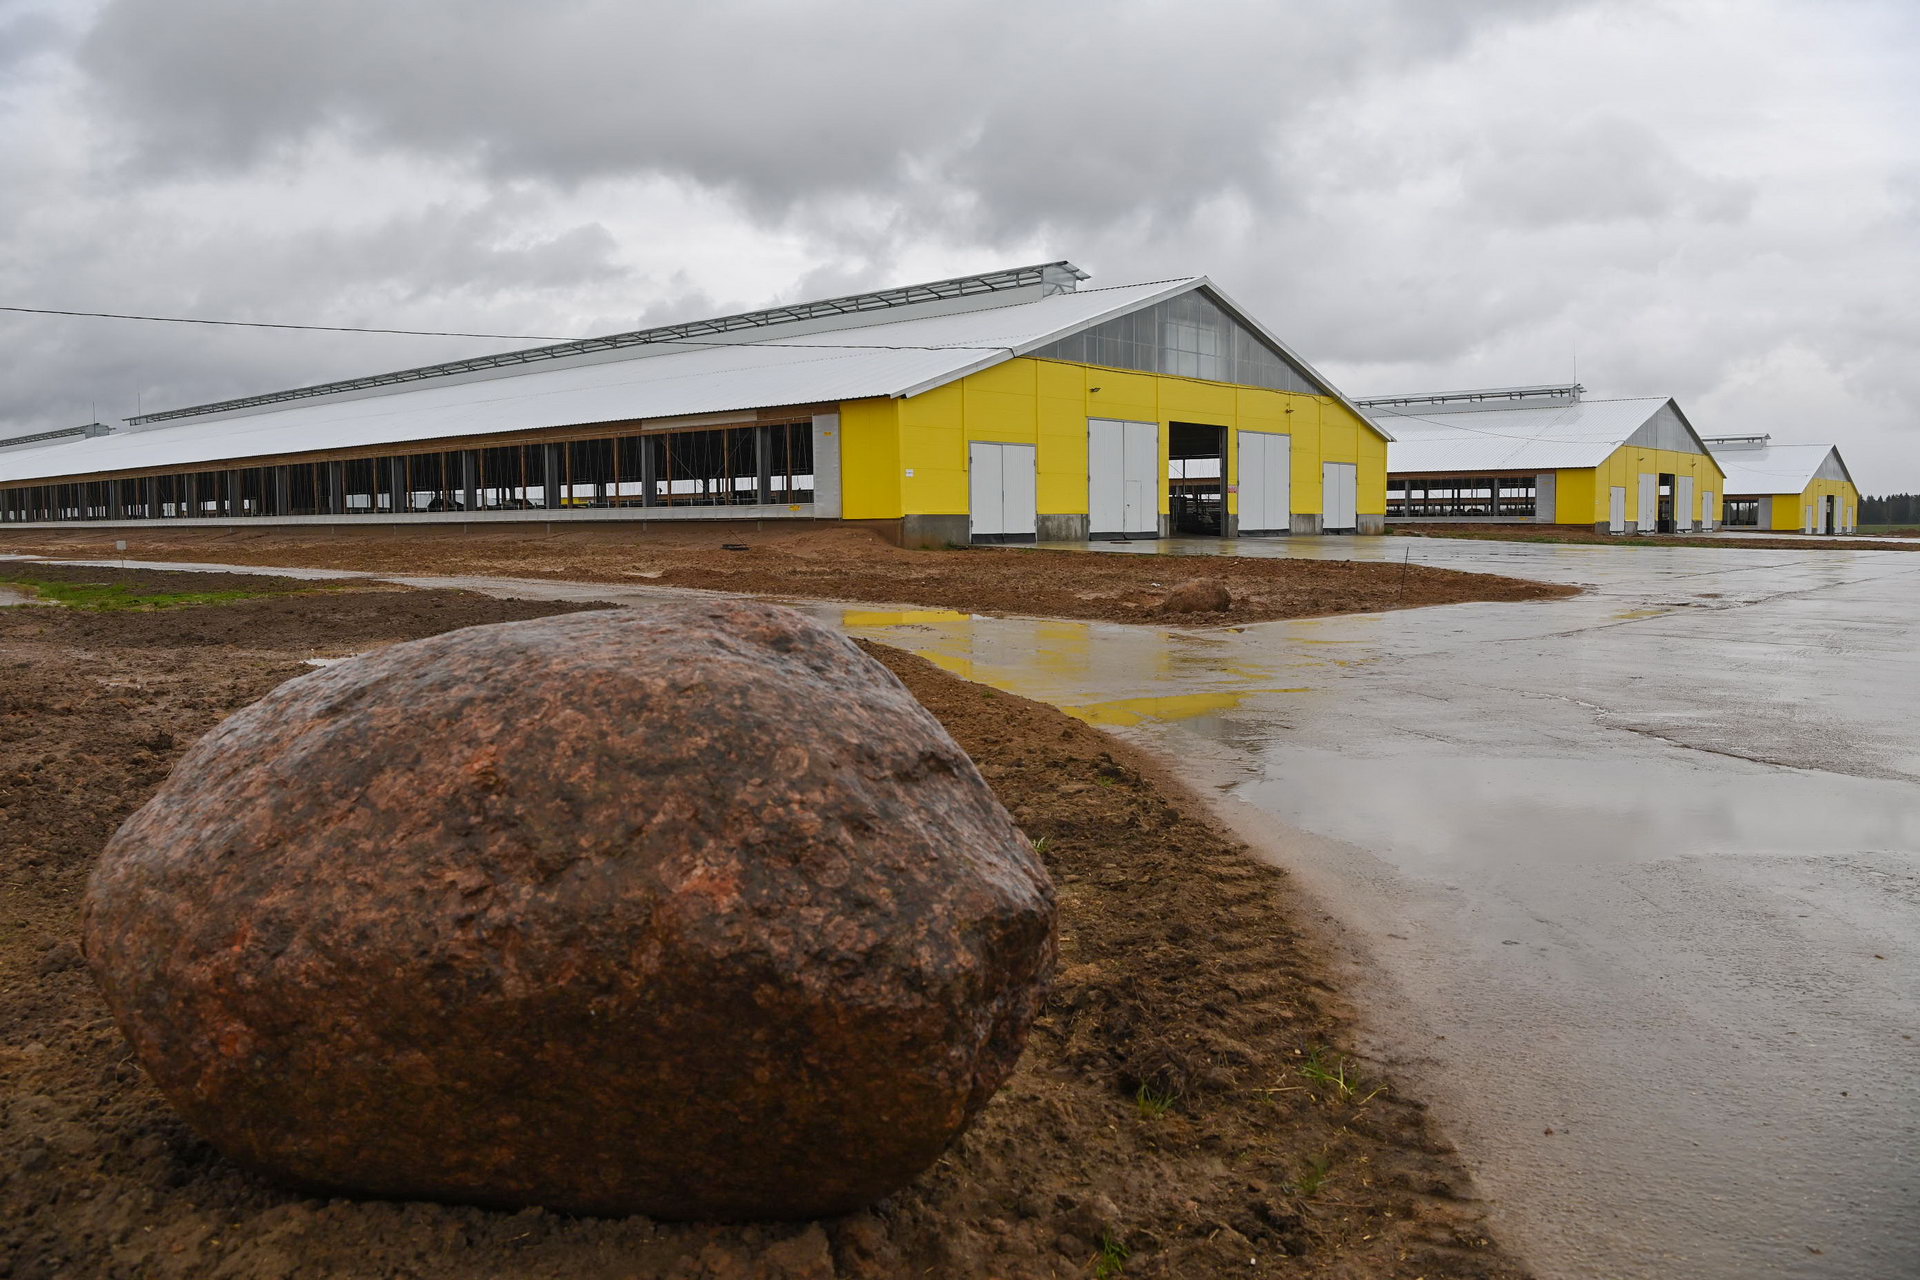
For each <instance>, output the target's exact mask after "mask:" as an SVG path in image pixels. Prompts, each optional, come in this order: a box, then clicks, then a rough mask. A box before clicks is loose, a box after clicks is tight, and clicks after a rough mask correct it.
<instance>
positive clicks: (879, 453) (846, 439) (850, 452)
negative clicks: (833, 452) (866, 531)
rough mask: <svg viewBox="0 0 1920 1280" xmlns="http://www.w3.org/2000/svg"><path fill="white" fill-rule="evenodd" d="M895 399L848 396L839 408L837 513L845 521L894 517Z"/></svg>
mask: <svg viewBox="0 0 1920 1280" xmlns="http://www.w3.org/2000/svg"><path fill="white" fill-rule="evenodd" d="M902 403H903V402H902V401H899V400H849V401H847V402H846V403H844V404H842V405H841V406H840V511H841V514H842V515H843V516H844V517H845V518H846V519H848V520H897V519H899V518H900V517H901V516H902V515H904V514H906V511H905V509H904V508H903V507H902V506H901V495H900V481H901V475H900V406H901V404H902Z"/></svg>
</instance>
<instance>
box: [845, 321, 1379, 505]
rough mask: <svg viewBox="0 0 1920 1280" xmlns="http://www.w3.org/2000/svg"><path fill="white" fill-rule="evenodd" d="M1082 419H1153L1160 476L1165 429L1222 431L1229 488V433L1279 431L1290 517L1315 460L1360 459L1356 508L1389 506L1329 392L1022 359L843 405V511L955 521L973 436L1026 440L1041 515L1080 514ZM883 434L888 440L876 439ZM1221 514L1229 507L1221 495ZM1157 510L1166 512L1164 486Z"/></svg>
mask: <svg viewBox="0 0 1920 1280" xmlns="http://www.w3.org/2000/svg"><path fill="white" fill-rule="evenodd" d="M889 410H891V411H892V415H893V416H892V417H891V418H889ZM1089 418H1123V419H1127V420H1130V421H1135V422H1157V423H1159V424H1160V425H1161V427H1162V428H1163V429H1162V431H1161V432H1160V462H1161V469H1160V474H1161V475H1162V476H1163V477H1164V476H1165V474H1166V454H1167V437H1168V433H1167V431H1166V430H1164V428H1165V427H1166V425H1167V424H1168V423H1170V422H1200V423H1207V424H1211V425H1216V426H1223V427H1227V428H1229V433H1228V446H1227V467H1228V476H1227V479H1228V483H1229V485H1231V484H1233V483H1235V482H1237V479H1238V475H1237V467H1238V461H1239V450H1238V448H1237V447H1236V441H1235V439H1234V436H1233V433H1234V432H1237V431H1240V430H1242V429H1245V430H1250V431H1276V432H1284V433H1287V434H1290V435H1292V437H1293V509H1294V511H1296V512H1304V513H1312V512H1318V511H1320V510H1321V505H1320V474H1321V473H1320V464H1321V463H1322V462H1353V463H1358V464H1359V510H1360V511H1361V513H1363V514H1369V515H1379V514H1382V513H1384V512H1385V511H1386V509H1387V471H1386V467H1387V447H1386V441H1385V440H1384V439H1383V438H1382V437H1381V436H1380V434H1379V433H1378V432H1376V431H1375V430H1373V428H1372V427H1370V426H1368V425H1367V424H1366V423H1365V422H1363V421H1362V420H1361V419H1360V418H1358V417H1356V416H1355V415H1354V414H1353V413H1351V412H1350V411H1348V410H1347V409H1346V408H1345V407H1343V406H1342V405H1341V404H1340V402H1339V401H1337V400H1335V399H1333V398H1332V397H1331V396H1311V395H1301V394H1297V393H1293V392H1286V391H1270V390H1267V389H1265V388H1263V387H1243V386H1236V385H1233V384H1230V383H1222V382H1205V381H1201V380H1199V379H1196V378H1179V377H1172V376H1168V375H1163V374H1150V373H1135V372H1132V371H1130V370H1124V369H1109V368H1105V367H1103V366H1097V365H1082V364H1071V363H1067V362H1064V361H1058V360H1036V359H1031V358H1025V357H1023V358H1020V359H1015V360H1009V361H1006V362H1005V363H1003V364H999V365H995V366H994V367H993V368H991V369H986V370H982V371H981V372H979V373H975V374H970V375H969V376H967V377H965V378H962V379H960V380H959V381H958V382H954V383H949V384H948V385H946V386H944V387H940V388H937V389H935V390H933V391H928V392H925V393H923V394H921V395H917V396H911V397H909V398H907V399H905V400H899V401H878V400H863V401H853V402H849V403H848V404H846V405H843V406H842V408H841V436H842V441H843V445H842V449H843V452H842V458H841V470H842V474H843V476H844V480H843V484H844V485H845V497H844V502H845V504H846V505H845V510H846V514H847V516H848V517H849V518H850V519H874V518H884V517H889V516H899V515H902V514H911V515H961V514H964V513H965V512H966V510H967V444H968V443H969V442H970V441H974V440H991V441H1001V442H1005V443H1011V444H1032V445H1035V446H1036V449H1035V458H1036V465H1037V466H1038V468H1039V476H1038V493H1037V497H1038V500H1039V509H1040V510H1041V511H1042V512H1044V513H1047V514H1053V515H1068V514H1085V513H1086V511H1087V419H1089ZM889 429H891V431H892V433H893V436H892V440H891V442H889V441H888V440H887V439H885V438H884V437H885V436H886V435H887V433H888V431H889ZM909 471H910V472H912V474H911V475H909V474H907V473H908V472H909ZM1227 509H1228V510H1229V511H1236V512H1237V511H1238V509H1239V503H1238V499H1237V496H1236V495H1235V494H1233V493H1231V492H1230V493H1229V494H1228V495H1227ZM1160 510H1161V511H1162V512H1163V513H1164V512H1165V511H1166V510H1167V491H1166V485H1165V484H1164V483H1163V484H1162V485H1161V487H1160Z"/></svg>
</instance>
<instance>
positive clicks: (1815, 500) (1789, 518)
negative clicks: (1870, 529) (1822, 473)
mask: <svg viewBox="0 0 1920 1280" xmlns="http://www.w3.org/2000/svg"><path fill="white" fill-rule="evenodd" d="M1830 494H1839V495H1840V503H1841V512H1840V519H1841V520H1842V521H1843V522H1844V521H1845V520H1846V518H1847V513H1846V508H1848V507H1851V508H1853V522H1854V523H1855V524H1858V523H1859V522H1860V491H1859V490H1858V489H1856V488H1854V487H1853V486H1852V485H1851V484H1849V483H1847V482H1846V481H1845V480H1827V479H1823V478H1821V477H1818V476H1816V477H1814V480H1813V483H1811V484H1809V485H1808V486H1807V487H1806V488H1805V489H1802V490H1801V491H1800V492H1799V493H1779V494H1775V495H1773V501H1772V503H1771V504H1770V505H1771V506H1772V508H1773V523H1771V524H1769V525H1767V526H1766V527H1767V528H1769V529H1776V530H1784V531H1786V532H1788V533H1797V532H1799V531H1800V530H1802V529H1804V528H1806V523H1805V521H1806V516H1807V508H1808V507H1815V508H1821V507H1822V505H1823V503H1824V502H1825V500H1826V498H1827V497H1828V495H1830ZM1815 519H1816V520H1820V521H1821V524H1820V526H1819V527H1820V528H1823V529H1824V528H1825V527H1826V525H1825V523H1824V510H1820V511H1816V513H1815Z"/></svg>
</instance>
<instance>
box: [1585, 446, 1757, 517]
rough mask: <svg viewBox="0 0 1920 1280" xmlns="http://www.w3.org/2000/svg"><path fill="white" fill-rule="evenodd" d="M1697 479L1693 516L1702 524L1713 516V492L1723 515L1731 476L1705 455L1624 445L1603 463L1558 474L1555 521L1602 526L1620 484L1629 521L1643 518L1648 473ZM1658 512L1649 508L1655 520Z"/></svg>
mask: <svg viewBox="0 0 1920 1280" xmlns="http://www.w3.org/2000/svg"><path fill="white" fill-rule="evenodd" d="M1663 472H1665V473H1670V474H1672V475H1673V477H1674V479H1675V481H1676V482H1677V481H1678V480H1679V478H1680V477H1681V476H1692V477H1693V503H1694V511H1693V520H1694V523H1696V524H1698V523H1699V522H1700V521H1702V520H1704V519H1705V518H1706V516H1707V508H1706V502H1707V494H1709V493H1711V494H1713V513H1712V514H1713V517H1714V519H1716V520H1718V519H1719V518H1720V500H1721V499H1722V498H1724V497H1726V493H1725V492H1724V485H1725V483H1726V480H1725V477H1724V476H1723V475H1722V474H1721V471H1720V467H1719V465H1718V464H1717V463H1715V462H1714V460H1713V459H1712V458H1710V457H1708V456H1707V455H1706V454H1703V453H1676V452H1674V451H1673V450H1671V449H1644V448H1641V447H1640V446H1639V445H1623V446H1621V447H1620V448H1618V449H1615V450H1614V451H1613V454H1612V456H1610V457H1609V458H1608V459H1607V460H1606V461H1605V462H1604V463H1602V464H1601V465H1600V466H1598V467H1582V468H1579V469H1577V470H1565V471H1560V472H1556V473H1555V476H1556V478H1555V481H1554V516H1553V518H1554V521H1555V523H1557V524H1601V525H1604V524H1605V523H1606V522H1607V520H1608V518H1609V515H1610V507H1611V504H1612V500H1613V494H1612V490H1613V487H1614V486H1615V485H1622V486H1624V487H1625V488H1626V491H1627V519H1629V520H1631V521H1634V522H1635V523H1638V522H1639V520H1640V476H1641V474H1642V473H1646V474H1649V475H1655V476H1657V475H1660V474H1662V473H1663ZM1655 516H1656V513H1655V512H1651V511H1650V512H1648V513H1647V519H1648V520H1653V519H1654V518H1655Z"/></svg>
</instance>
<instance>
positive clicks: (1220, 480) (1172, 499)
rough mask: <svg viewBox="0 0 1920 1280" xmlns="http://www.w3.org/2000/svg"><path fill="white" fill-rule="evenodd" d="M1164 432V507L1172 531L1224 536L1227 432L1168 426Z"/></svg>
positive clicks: (1197, 426)
mask: <svg viewBox="0 0 1920 1280" xmlns="http://www.w3.org/2000/svg"><path fill="white" fill-rule="evenodd" d="M1167 432H1168V434H1167V503H1168V506H1169V507H1170V509H1171V510H1170V512H1169V516H1170V523H1171V524H1172V525H1173V531H1174V532H1175V533H1184V534H1189V535H1196V536H1199V537H1204V538H1219V537H1223V536H1225V534H1226V532H1227V486H1226V474H1227V468H1226V457H1227V429H1226V428H1225V427H1210V426H1206V425H1205V424H1203V423H1198V422H1172V423H1168V424H1167Z"/></svg>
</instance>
